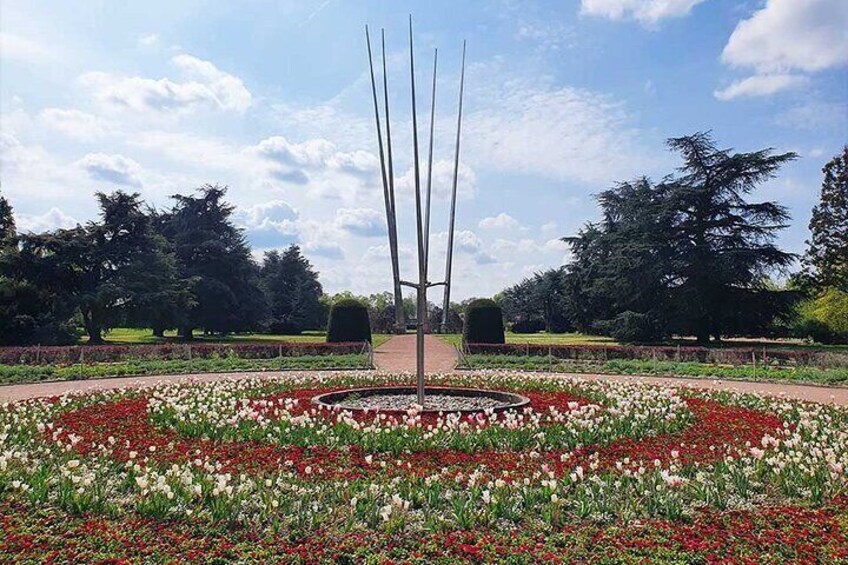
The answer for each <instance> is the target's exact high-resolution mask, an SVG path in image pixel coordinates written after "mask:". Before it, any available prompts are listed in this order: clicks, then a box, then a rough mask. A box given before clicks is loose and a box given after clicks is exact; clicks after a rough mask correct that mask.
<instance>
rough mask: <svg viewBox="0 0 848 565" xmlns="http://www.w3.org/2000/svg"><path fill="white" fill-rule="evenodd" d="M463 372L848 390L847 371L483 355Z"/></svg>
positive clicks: (472, 357)
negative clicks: (688, 379) (638, 377)
mask: <svg viewBox="0 0 848 565" xmlns="http://www.w3.org/2000/svg"><path fill="white" fill-rule="evenodd" d="M464 360H465V364H462V365H461V367H462V368H470V369H509V370H516V371H549V372H561V373H599V374H613V375H656V376H663V377H695V378H710V379H724V380H745V381H774V382H794V383H798V384H817V385H828V386H848V367H839V368H828V369H821V368H817V367H797V368H778V367H754V366H749V365H746V366H736V367H730V366H724V365H710V364H705V363H677V362H673V361H644V360H624V359H615V360H611V361H605V362H600V363H591V362H586V361H571V360H563V359H555V358H553V357H547V356H522V355H486V354H475V355H466V356H465V357H464Z"/></svg>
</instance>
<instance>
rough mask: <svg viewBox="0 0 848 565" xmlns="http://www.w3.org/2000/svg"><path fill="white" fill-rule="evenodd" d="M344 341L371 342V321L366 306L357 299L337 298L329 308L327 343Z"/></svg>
mask: <svg viewBox="0 0 848 565" xmlns="http://www.w3.org/2000/svg"><path fill="white" fill-rule="evenodd" d="M346 341H367V342H369V343H370V342H371V322H370V321H369V319H368V307H367V306H365V305H364V304H363V303H361V302H360V301H358V300H354V299H352V298H346V299H344V300H339V301H338V302H336V303H335V304H333V306H332V308H330V321H329V323H328V324H327V343H341V342H346Z"/></svg>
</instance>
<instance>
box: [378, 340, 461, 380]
mask: <svg viewBox="0 0 848 565" xmlns="http://www.w3.org/2000/svg"><path fill="white" fill-rule="evenodd" d="M415 338H416V336H415V334H406V335H396V336H393V337H392V338H391V339H390V340H389V341H387V342H386V343H384V344H383V345H381V346H380V347H378V348H377V349H375V350H374V365H376V366H377V370H379V371H384V372H388V373H402V372H410V373H414V372H415ZM454 367H456V350H454V348H453V347H451V346H450V345H448V344H446V343H445V342H444V341H442V340H441V339H439V338H438V337H436V336H432V335H425V336H424V371H425V372H426V373H445V372H448V371H452V370H453V369H454Z"/></svg>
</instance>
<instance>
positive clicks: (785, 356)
mask: <svg viewBox="0 0 848 565" xmlns="http://www.w3.org/2000/svg"><path fill="white" fill-rule="evenodd" d="M466 347H467V349H468V352H469V353H472V354H477V353H480V354H488V355H531V356H540V355H551V356H553V357H555V358H557V359H569V360H573V361H609V360H612V359H631V360H645V361H647V360H653V361H675V362H683V363H710V364H716V365H751V364H753V363H754V362H756V363H757V364H758V365H773V366H784V365H785V366H798V367H801V366H808V367H840V368H841V367H848V353H841V352H833V351H815V350H804V349H762V348H741V347H734V348H716V349H713V348H708V347H682V346H681V347H674V346H649V345H642V346H640V345H632V346H628V345H608V346H603V345H543V344H532V343H531V344H519V343H507V344H488V343H469V344H466Z"/></svg>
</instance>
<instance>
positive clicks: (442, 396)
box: [312, 386, 530, 414]
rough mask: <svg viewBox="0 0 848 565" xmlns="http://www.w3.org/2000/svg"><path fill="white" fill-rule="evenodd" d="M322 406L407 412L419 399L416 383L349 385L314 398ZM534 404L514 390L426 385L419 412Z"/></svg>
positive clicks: (495, 409)
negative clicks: (361, 386) (513, 391)
mask: <svg viewBox="0 0 848 565" xmlns="http://www.w3.org/2000/svg"><path fill="white" fill-rule="evenodd" d="M312 402H313V403H314V404H317V405H318V406H321V407H324V408H329V409H331V410H332V409H337V410H339V409H340V410H350V411H352V412H357V411H365V410H368V411H370V412H378V411H379V412H381V413H385V414H406V413H407V411H408V410H410V409H412V408H413V406H416V405H417V403H418V397H417V393H416V389H415V387H414V386H388V387H368V388H349V389H345V390H337V391H333V392H327V393H324V394H319V395H318V396H315V397H313V398H312ZM528 404H530V399H529V398H526V397H524V396H521V395H519V394H513V393H511V392H502V391H497V390H483V389H477V388H455V387H446V386H428V387H425V388H424V409H423V410H421V409H419V410H418V413H419V414H420V413H438V412H446V413H447V412H462V413H475V412H482V411H484V410H487V409H488V410H492V411H494V412H502V411H504V410H514V409H516V408H522V407H524V406H526V405H528Z"/></svg>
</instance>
